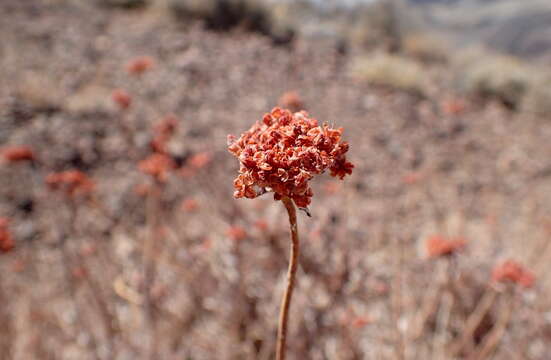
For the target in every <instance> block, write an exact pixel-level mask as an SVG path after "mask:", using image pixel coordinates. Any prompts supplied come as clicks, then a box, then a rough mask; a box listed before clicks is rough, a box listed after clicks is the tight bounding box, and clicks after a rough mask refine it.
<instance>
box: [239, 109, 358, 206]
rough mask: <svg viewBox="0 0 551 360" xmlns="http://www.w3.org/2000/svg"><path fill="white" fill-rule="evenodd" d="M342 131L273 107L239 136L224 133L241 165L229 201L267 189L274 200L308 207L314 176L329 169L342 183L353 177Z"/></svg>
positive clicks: (305, 116) (301, 114) (307, 116)
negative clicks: (282, 200)
mask: <svg viewBox="0 0 551 360" xmlns="http://www.w3.org/2000/svg"><path fill="white" fill-rule="evenodd" d="M342 131H343V130H342V128H341V129H332V128H330V127H329V126H328V125H327V124H324V125H318V122H317V120H316V119H314V118H311V117H310V116H309V115H308V113H306V112H305V111H301V112H297V113H294V114H293V113H291V112H290V111H289V110H284V109H280V108H277V107H276V108H274V109H273V110H272V111H271V112H270V113H268V114H266V115H264V118H263V119H262V121H261V122H256V123H255V124H254V125H253V126H252V127H251V128H250V129H249V130H248V131H246V132H244V133H243V134H241V136H240V137H239V138H236V137H234V136H232V135H229V136H228V150H229V151H230V153H232V154H233V155H234V156H235V157H237V158H238V159H239V162H240V168H239V175H238V176H237V178H236V179H235V180H234V187H235V193H234V197H236V198H243V197H246V198H250V199H252V198H255V197H257V196H259V195H261V194H263V193H265V192H266V191H272V192H274V199H275V200H280V199H282V198H283V197H285V196H286V197H289V198H291V199H293V200H294V202H295V204H296V205H297V206H299V207H304V208H305V207H307V206H308V205H309V204H310V201H311V198H312V196H313V192H312V189H311V187H310V185H309V181H310V179H312V178H313V177H314V175H317V174H321V173H323V172H324V171H325V170H327V169H329V170H330V172H331V175H332V176H335V177H339V178H340V179H342V178H344V176H346V175H350V174H351V173H352V168H353V167H354V165H352V164H351V163H350V162H348V161H347V160H346V153H347V151H348V147H349V146H348V143H347V142H343V141H341V135H342Z"/></svg>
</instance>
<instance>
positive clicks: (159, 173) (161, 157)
mask: <svg viewBox="0 0 551 360" xmlns="http://www.w3.org/2000/svg"><path fill="white" fill-rule="evenodd" d="M138 167H139V169H140V170H141V171H142V172H144V173H146V174H148V175H151V176H152V177H154V178H155V179H157V180H158V181H161V182H165V181H166V180H167V178H168V174H169V172H170V170H172V169H174V168H175V167H176V164H175V163H174V161H173V160H172V158H171V157H170V156H168V155H165V154H159V153H154V154H151V155H149V156H148V157H147V158H145V159H144V160H142V161H140V163H139V164H138Z"/></svg>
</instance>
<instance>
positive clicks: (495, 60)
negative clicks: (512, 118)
mask: <svg viewBox="0 0 551 360" xmlns="http://www.w3.org/2000/svg"><path fill="white" fill-rule="evenodd" d="M457 65H458V67H459V70H458V71H457V75H456V76H457V79H456V82H457V84H458V86H459V88H460V89H461V90H462V91H464V92H466V93H468V94H469V95H471V96H473V97H476V98H479V99H482V100H484V101H486V100H497V101H499V102H501V103H502V104H504V105H505V106H507V107H509V108H511V109H518V108H519V106H520V105H521V103H522V101H523V98H524V96H525V95H526V93H527V91H528V89H529V87H530V86H531V83H532V75H531V71H530V70H529V69H528V68H527V67H526V66H524V65H523V64H522V63H521V62H520V61H518V60H517V59H515V58H512V57H507V56H502V55H491V54H488V53H480V52H478V51H473V52H471V53H467V54H465V55H464V56H463V57H460V58H459V60H458V63H457Z"/></svg>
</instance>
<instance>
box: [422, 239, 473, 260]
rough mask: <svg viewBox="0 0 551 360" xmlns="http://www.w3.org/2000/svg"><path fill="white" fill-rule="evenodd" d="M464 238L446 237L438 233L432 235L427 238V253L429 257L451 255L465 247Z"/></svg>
mask: <svg viewBox="0 0 551 360" xmlns="http://www.w3.org/2000/svg"><path fill="white" fill-rule="evenodd" d="M465 245H466V242H465V240H464V239H461V238H456V239H446V238H444V237H443V236H440V235H434V236H431V237H429V238H428V239H427V243H426V246H427V253H428V255H429V257H440V256H451V255H453V254H455V253H457V252H459V251H461V250H463V249H464V248H465Z"/></svg>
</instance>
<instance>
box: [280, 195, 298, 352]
mask: <svg viewBox="0 0 551 360" xmlns="http://www.w3.org/2000/svg"><path fill="white" fill-rule="evenodd" d="M281 201H282V202H283V205H285V208H286V209H287V213H288V214H289V224H290V226H291V252H290V256H289V270H288V272H287V287H286V288H285V292H284V294H283V299H282V301H281V308H280V311H279V326H278V330H277V348H276V360H285V346H286V343H287V325H288V323H289V308H290V307H291V298H292V296H293V289H294V287H295V277H296V272H297V268H298V255H299V238H298V226H297V210H296V207H295V204H294V202H293V200H291V199H290V198H288V197H283V199H281Z"/></svg>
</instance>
